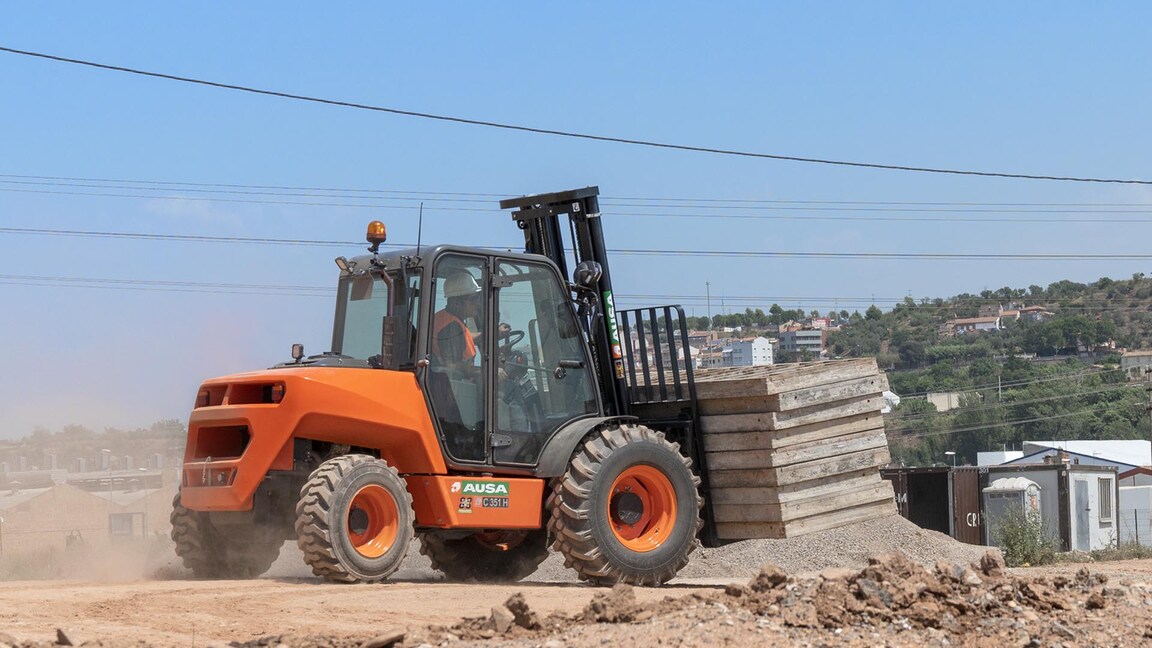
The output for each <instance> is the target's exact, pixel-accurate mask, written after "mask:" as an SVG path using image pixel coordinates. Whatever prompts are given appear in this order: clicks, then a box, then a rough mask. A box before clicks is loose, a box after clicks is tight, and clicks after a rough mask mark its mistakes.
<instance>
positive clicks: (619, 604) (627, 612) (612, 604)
mask: <svg viewBox="0 0 1152 648" xmlns="http://www.w3.org/2000/svg"><path fill="white" fill-rule="evenodd" d="M635 613H636V592H635V591H634V590H633V589H632V586H631V585H625V584H624V583H620V584H619V585H615V586H613V587H612V589H611V591H609V592H608V593H607V594H597V595H595V596H593V597H592V600H591V601H590V602H589V603H588V605H586V606H585V607H584V618H585V619H587V620H589V621H595V622H597V623H628V622H629V621H631V620H632V615H633V614H635Z"/></svg>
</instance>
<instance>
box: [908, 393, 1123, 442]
mask: <svg viewBox="0 0 1152 648" xmlns="http://www.w3.org/2000/svg"><path fill="white" fill-rule="evenodd" d="M1106 405H1113V403H1108V402H1105V403H1097V404H1095V405H1092V406H1091V407H1086V408H1084V409H1082V410H1077V411H1075V412H1066V413H1064V414H1052V415H1050V416H1037V417H1033V418H1027V419H1018V420H1015V421H1000V422H997V423H988V424H986V425H975V426H971V427H964V428H953V429H951V430H934V431H932V432H920V433H918V434H904V435H900V436H898V437H894V438H895V439H896V440H899V439H923V438H927V437H931V436H943V435H945V434H959V433H961V432H978V431H980V430H992V429H995V428H998V427H1011V426H1015V425H1023V424H1025V423H1042V422H1044V421H1054V420H1056V419H1062V418H1068V417H1070V416H1080V415H1081V414H1092V413H1094V412H1095V411H1096V410H1100V409H1104V407H1105V406H1106Z"/></svg>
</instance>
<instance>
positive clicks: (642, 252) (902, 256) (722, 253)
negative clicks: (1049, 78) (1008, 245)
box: [0, 227, 1152, 261]
mask: <svg viewBox="0 0 1152 648" xmlns="http://www.w3.org/2000/svg"><path fill="white" fill-rule="evenodd" d="M3 232H7V233H10V234H41V235H50V236H51V235H58V236H88V237H105V238H140V239H154V240H187V241H211V242H219V243H224V242H227V243H265V244H277V243H281V244H286V245H325V246H330V245H335V244H337V243H339V244H341V245H349V246H351V245H359V243H342V242H337V241H319V240H308V239H273V238H248V237H225V236H220V237H209V236H186V235H174V234H140V233H134V232H112V231H87V230H52V229H46V228H17V227H0V233H3ZM389 247H393V248H396V249H402V248H405V247H415V244H389ZM472 247H479V248H486V249H492V250H503V249H507V248H508V246H507V245H480V244H474V245H473V246H472ZM608 251H609V252H611V253H613V254H619V255H631V256H669V255H677V256H689V257H725V258H773V259H863V260H906V261H907V260H918V261H926V260H929V261H1146V260H1150V259H1152V253H1148V254H1131V253H1074V254H1064V253H1051V254H987V253H952V252H779V251H770V250H693V249H682V250H647V249H638V248H615V249H609V250H608Z"/></svg>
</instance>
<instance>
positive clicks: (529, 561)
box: [419, 529, 549, 583]
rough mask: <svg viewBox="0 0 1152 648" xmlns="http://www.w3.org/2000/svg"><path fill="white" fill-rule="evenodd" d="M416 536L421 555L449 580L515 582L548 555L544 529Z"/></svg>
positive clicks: (433, 533)
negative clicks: (466, 534) (458, 536)
mask: <svg viewBox="0 0 1152 648" xmlns="http://www.w3.org/2000/svg"><path fill="white" fill-rule="evenodd" d="M419 536H420V553H422V554H424V555H425V556H427V557H428V559H429V560H431V561H432V568H433V569H438V570H440V571H441V572H442V573H443V574H444V576H445V577H447V579H448V580H452V581H468V580H476V581H480V582H493V583H494V582H510V581H518V580H520V579H522V578H525V577H527V576H530V575H531V574H532V572H534V571H536V568H537V567H539V566H540V563H542V562H544V560H545V559H546V558H548V553H549V551H548V533H547V532H546V531H544V530H543V529H531V530H506V531H478V532H476V533H473V534H471V535H468V536H465V537H462V538H454V537H451V536H450V535H449V534H446V533H444V532H442V531H421V532H420V533H419Z"/></svg>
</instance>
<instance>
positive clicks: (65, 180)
mask: <svg viewBox="0 0 1152 648" xmlns="http://www.w3.org/2000/svg"><path fill="white" fill-rule="evenodd" d="M0 178H14V179H18V180H46V181H53V182H40V183H41V184H53V183H55V184H61V186H69V183H73V182H96V183H114V182H119V183H130V184H149V186H157V190H164V189H168V188H170V187H222V188H226V189H270V190H286V191H326V193H334V194H385V195H393V194H411V195H415V196H417V197H418V199H423V201H432V199H433V198H432V196H473V197H484V198H487V199H491V198H507V197H509V196H511V195H514V193H513V191H505V193H499V194H484V193H477V191H426V190H414V189H363V188H347V187H301V186H295V184H240V183H223V182H187V181H175V180H132V179H124V178H77V176H66V175H28V174H15V173H0ZM609 201H611V202H612V204H622V203H615V201H639V202H653V203H661V204H666V203H741V204H752V205H758V204H765V205H790V204H799V205H896V206H901V205H903V206H908V205H927V206H1001V208H1152V203H1031V202H1029V203H983V202H971V201H929V202H915V201H805V199H799V201H796V199H793V201H789V199H767V198H700V197H695V198H683V197H680V198H677V197H666V196H665V197H637V196H611V195H602V196H600V203H601V204H605V203H606V202H609ZM669 206H670V205H669ZM685 206H690V205H685ZM705 206H711V205H705Z"/></svg>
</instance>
